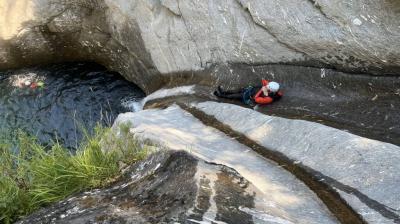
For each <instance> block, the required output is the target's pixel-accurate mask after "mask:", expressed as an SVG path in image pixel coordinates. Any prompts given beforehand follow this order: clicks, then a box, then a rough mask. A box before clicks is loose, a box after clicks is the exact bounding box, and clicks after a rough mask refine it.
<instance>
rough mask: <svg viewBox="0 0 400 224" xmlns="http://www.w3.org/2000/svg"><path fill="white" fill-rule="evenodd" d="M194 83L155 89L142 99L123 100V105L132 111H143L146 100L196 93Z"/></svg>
mask: <svg viewBox="0 0 400 224" xmlns="http://www.w3.org/2000/svg"><path fill="white" fill-rule="evenodd" d="M194 93H195V91H194V85H190V86H179V87H175V88H171V89H160V90H157V91H155V92H154V93H152V94H150V95H148V96H146V97H145V98H143V99H142V100H140V101H137V100H125V101H123V102H121V104H122V106H123V107H125V108H127V109H129V110H130V111H132V112H136V111H141V110H143V107H144V105H145V104H146V102H148V101H151V100H155V99H161V98H165V97H169V96H179V95H189V94H194Z"/></svg>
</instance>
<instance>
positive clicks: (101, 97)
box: [0, 63, 144, 148]
mask: <svg viewBox="0 0 400 224" xmlns="http://www.w3.org/2000/svg"><path fill="white" fill-rule="evenodd" d="M41 83H43V86H42V87H40V85H41ZM32 84H33V85H32ZM38 84H39V86H38ZM143 97H144V93H143V92H142V91H141V90H140V89H139V88H138V87H137V86H135V85H134V84H132V83H130V82H128V81H126V80H124V79H123V78H122V77H121V76H119V75H117V74H115V73H112V72H109V71H107V70H105V69H104V68H103V67H101V66H99V65H97V64H93V63H69V64H58V65H49V66H42V67H34V68H27V69H20V70H12V71H5V72H0V127H1V129H0V137H1V138H5V139H8V140H11V141H14V140H15V138H16V133H17V131H18V130H22V131H25V132H27V133H29V134H32V135H35V136H37V138H38V139H39V140H40V141H41V142H42V143H44V144H48V143H51V142H52V141H53V140H54V139H57V140H58V141H59V142H61V143H63V144H64V145H65V146H66V147H69V148H74V147H75V146H76V144H77V142H79V141H80V139H81V138H82V128H85V129H87V130H92V129H93V127H94V126H95V124H96V123H97V122H101V123H103V124H111V123H112V122H113V120H114V119H115V118H116V116H117V115H118V114H119V113H121V112H126V111H128V110H129V108H126V107H124V106H123V105H125V104H124V102H125V101H135V100H140V99H141V98H143Z"/></svg>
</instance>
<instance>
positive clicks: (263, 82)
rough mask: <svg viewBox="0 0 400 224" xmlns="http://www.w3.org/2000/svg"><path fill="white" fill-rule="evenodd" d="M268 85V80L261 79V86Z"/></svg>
mask: <svg viewBox="0 0 400 224" xmlns="http://www.w3.org/2000/svg"><path fill="white" fill-rule="evenodd" d="M268 83H269V81H268V80H265V79H261V84H262V85H263V86H267V85H268Z"/></svg>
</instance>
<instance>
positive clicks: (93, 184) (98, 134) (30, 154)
mask: <svg viewBox="0 0 400 224" xmlns="http://www.w3.org/2000/svg"><path fill="white" fill-rule="evenodd" d="M129 126H130V125H129V124H125V125H122V126H121V127H120V128H119V131H118V133H115V132H114V131H111V129H110V128H104V127H100V126H97V127H96V128H95V130H94V134H93V135H88V134H87V132H86V137H85V140H84V141H83V142H82V143H81V144H80V146H79V148H78V150H77V151H76V153H75V154H72V153H70V152H69V151H68V150H67V149H65V148H63V147H62V146H61V145H60V144H59V143H58V142H55V144H54V145H53V146H52V147H51V148H46V147H45V146H42V145H40V144H39V143H38V142H37V140H36V139H35V138H32V137H30V136H27V135H26V134H23V133H20V134H19V136H18V139H19V146H18V150H17V152H15V149H11V148H10V147H9V146H8V145H6V144H0V172H1V174H0V223H10V222H13V221H15V220H17V219H18V218H20V217H22V216H24V215H27V214H29V213H31V212H33V211H34V210H36V209H38V208H40V207H42V206H45V205H48V204H50V203H53V202H56V201H60V200H62V199H64V198H66V197H68V196H69V195H71V194H73V193H76V192H79V191H82V190H86V189H92V188H97V187H102V186H105V185H107V184H109V183H110V182H111V181H113V180H115V178H116V177H118V176H119V175H120V172H121V167H120V166H121V163H122V164H125V165H128V164H132V163H134V162H136V161H138V160H141V159H144V158H145V157H146V155H147V154H148V152H149V151H150V150H149V147H148V146H147V145H146V144H143V143H141V142H139V141H137V140H136V139H135V138H134V137H133V136H131V134H130V133H129Z"/></svg>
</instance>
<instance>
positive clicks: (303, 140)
mask: <svg viewBox="0 0 400 224" xmlns="http://www.w3.org/2000/svg"><path fill="white" fill-rule="evenodd" d="M193 106H194V107H196V108H197V109H199V110H201V111H203V112H205V113H206V114H208V115H211V116H214V117H215V118H216V119H217V120H218V121H220V122H221V123H223V124H225V125H228V126H229V127H230V128H232V129H233V130H235V131H237V132H239V133H242V134H243V135H245V136H246V137H248V138H249V139H252V140H254V141H255V142H257V143H258V144H260V145H262V146H264V147H265V148H266V149H268V150H272V151H275V152H278V153H282V154H283V155H285V156H287V157H288V158H290V159H292V160H293V162H295V163H298V164H301V165H303V166H305V167H307V168H310V169H311V170H312V171H313V172H314V173H315V175H316V177H317V178H320V180H321V181H323V182H326V183H328V184H329V185H331V186H332V187H334V188H335V189H336V190H337V191H338V192H339V193H340V194H341V195H342V197H343V198H345V199H346V200H347V201H348V202H349V204H350V205H351V206H352V207H353V208H355V209H356V210H357V212H358V213H359V214H361V215H362V216H363V218H365V219H366V220H367V221H369V222H371V223H399V222H400V212H399V209H400V204H399V202H400V198H399V196H400V191H399V189H400V188H399V187H398V185H399V183H400V178H399V175H398V172H399V171H400V165H399V162H398V161H399V159H400V148H399V147H398V146H396V145H392V144H389V143H385V142H380V141H376V140H371V139H368V138H363V137H360V136H357V135H353V134H350V133H348V132H344V131H341V130H338V129H334V128H331V127H327V126H324V125H321V124H317V123H314V122H308V121H302V120H290V119H285V118H279V117H273V116H267V115H264V114H261V113H259V112H256V111H254V110H250V109H246V108H243V107H239V106H236V105H232V104H225V103H215V102H204V103H199V104H193ZM233 111H234V114H235V116H232V113H233ZM248 118H251V119H248Z"/></svg>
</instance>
